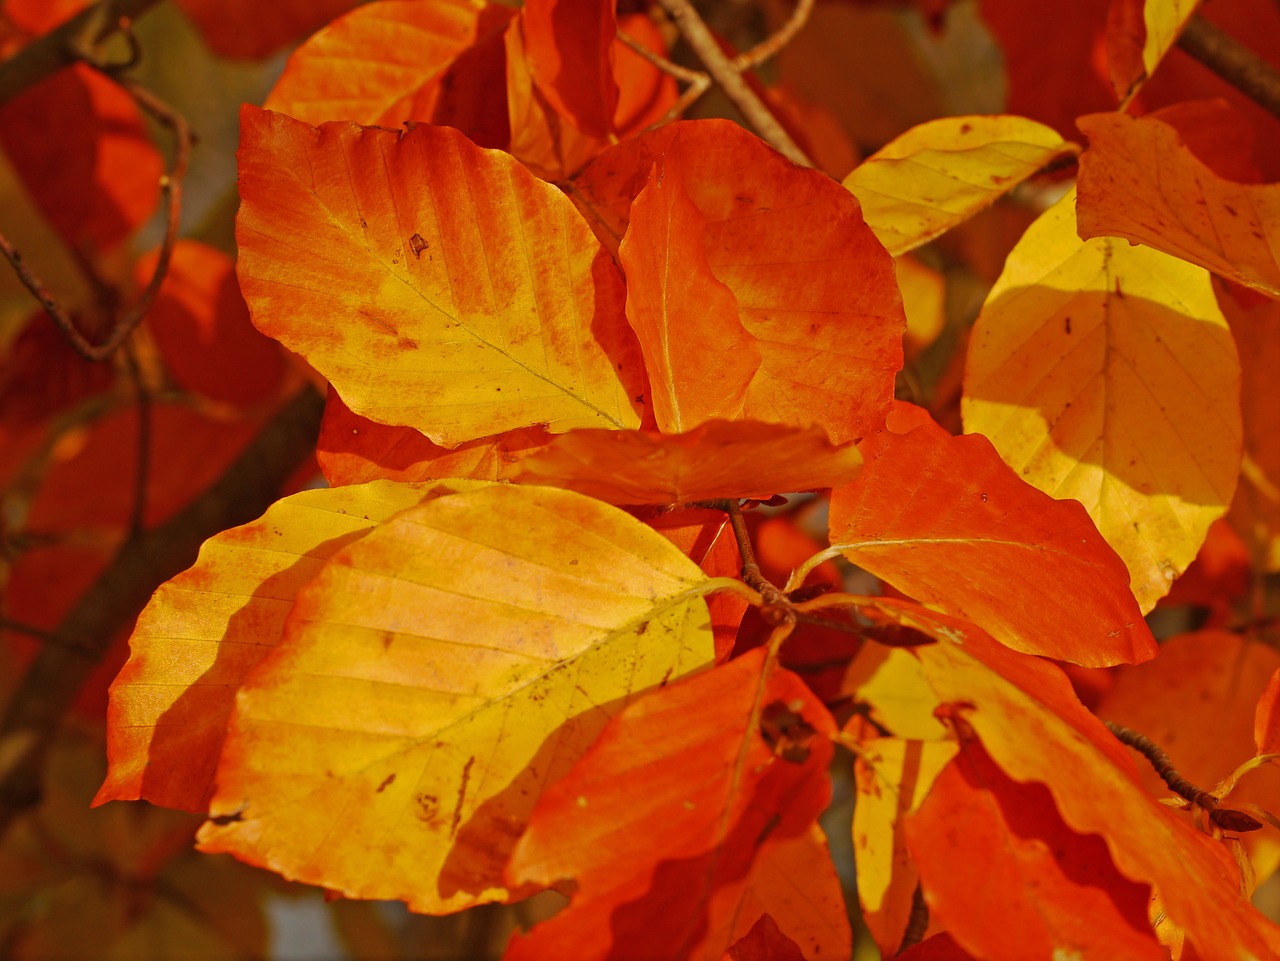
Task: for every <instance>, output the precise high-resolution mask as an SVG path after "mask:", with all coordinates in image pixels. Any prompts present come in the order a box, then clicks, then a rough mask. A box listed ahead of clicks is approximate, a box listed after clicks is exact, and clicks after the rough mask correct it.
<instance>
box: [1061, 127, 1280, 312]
mask: <svg viewBox="0 0 1280 961" xmlns="http://www.w3.org/2000/svg"><path fill="white" fill-rule="evenodd" d="M1077 123H1078V125H1079V127H1080V130H1081V131H1082V132H1083V133H1084V135H1085V136H1086V137H1088V138H1089V149H1088V150H1086V151H1085V152H1084V153H1083V154H1082V155H1081V157H1080V180H1079V192H1080V201H1079V209H1078V216H1079V220H1080V228H1079V229H1080V236H1081V237H1084V238H1085V239H1089V238H1094V237H1123V238H1124V239H1126V240H1129V241H1131V242H1132V243H1135V244H1145V245H1146V246H1148V247H1152V248H1154V249H1156V250H1162V251H1164V252H1165V253H1167V254H1171V255H1173V256H1174V257H1180V258H1181V259H1183V260H1187V261H1190V262H1191V263H1193V264H1199V265H1200V266H1201V267H1205V268H1207V269H1208V270H1211V271H1213V272H1214V273H1215V274H1219V275H1220V276H1223V277H1226V278H1227V279H1228V280H1234V281H1236V282H1237V283H1241V284H1244V285H1245V286H1247V287H1253V288H1255V289H1257V290H1260V291H1262V292H1263V293H1265V294H1269V295H1270V296H1272V297H1280V263H1277V260H1276V255H1275V250H1276V248H1277V245H1280V184H1265V185H1249V184H1239V183H1234V182H1232V181H1230V180H1225V179H1223V178H1222V177H1219V176H1218V175H1217V174H1215V173H1214V172H1213V171H1212V170H1210V169H1209V167H1208V166H1206V165H1205V164H1204V163H1203V162H1202V161H1201V160H1199V159H1198V158H1197V157H1196V156H1195V155H1194V154H1193V153H1192V152H1191V151H1190V150H1188V149H1187V147H1186V144H1185V143H1184V142H1183V139H1182V137H1181V135H1180V134H1179V133H1178V131H1177V130H1176V129H1174V127H1172V126H1171V125H1169V124H1167V123H1164V122H1163V121H1161V120H1160V119H1158V118H1156V117H1144V118H1134V117H1130V116H1128V115H1126V114H1121V113H1106V114H1091V115H1089V116H1087V117H1081V118H1080V119H1079V120H1078V121H1077Z"/></svg>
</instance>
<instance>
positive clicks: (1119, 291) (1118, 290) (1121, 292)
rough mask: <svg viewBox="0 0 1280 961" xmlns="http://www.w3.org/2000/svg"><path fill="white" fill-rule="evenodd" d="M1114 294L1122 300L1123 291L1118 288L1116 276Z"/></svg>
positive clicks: (1118, 283) (1118, 282) (1118, 280)
mask: <svg viewBox="0 0 1280 961" xmlns="http://www.w3.org/2000/svg"><path fill="white" fill-rule="evenodd" d="M1116 296H1117V297H1119V298H1120V299H1121V300H1124V291H1123V290H1121V289H1120V278H1119V277H1117V278H1116Z"/></svg>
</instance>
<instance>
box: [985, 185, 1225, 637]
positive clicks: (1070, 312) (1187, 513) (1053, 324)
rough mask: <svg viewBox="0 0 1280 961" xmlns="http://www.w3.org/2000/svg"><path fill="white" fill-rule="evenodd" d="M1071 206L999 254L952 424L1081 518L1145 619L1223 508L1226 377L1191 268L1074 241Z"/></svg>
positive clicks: (1221, 325)
mask: <svg viewBox="0 0 1280 961" xmlns="http://www.w3.org/2000/svg"><path fill="white" fill-rule="evenodd" d="M1073 201H1074V196H1073V195H1068V196H1067V197H1065V198H1063V200H1061V201H1060V202H1059V203H1058V204H1056V205H1055V206H1054V207H1052V208H1051V209H1050V210H1048V211H1047V212H1046V213H1045V214H1044V215H1042V216H1041V217H1040V218H1039V219H1038V220H1037V221H1036V222H1035V223H1034V224H1032V226H1031V227H1030V228H1029V229H1028V230H1027V232H1026V234H1024V235H1023V237H1022V239H1021V240H1020V241H1019V242H1018V244H1017V246H1016V247H1015V248H1014V250H1013V252H1012V253H1011V254H1010V255H1009V259H1008V262H1007V264H1006V266H1005V271H1004V273H1003V274H1002V275H1001V276H1000V279H999V280H998V281H997V282H996V285H995V286H994V287H993V288H992V289H991V293H990V294H989V295H988V297H987V302H986V304H985V305H984V307H983V310H982V314H981V316H980V317H979V318H978V322H977V324H976V325H975V327H974V329H973V335H972V338H971V340H970V344H969V356H968V364H967V367H966V370H965V387H964V398H963V400H962V402H961V412H962V414H963V416H964V425H965V430H968V431H975V432H981V433H983V434H985V435H986V436H987V437H989V438H990V439H991V441H992V443H993V444H995V446H996V449H997V450H999V452H1000V456H1001V457H1002V458H1004V460H1005V462H1006V463H1008V464H1009V465H1010V466H1011V467H1013V468H1014V470H1016V471H1018V472H1019V473H1020V474H1021V475H1022V476H1023V477H1024V478H1025V479H1026V480H1027V481H1029V482H1030V483H1032V484H1034V485H1035V486H1036V487H1038V488H1040V489H1041V490H1043V491H1045V492H1046V493H1048V494H1051V495H1052V496H1054V497H1056V498H1059V499H1066V498H1074V499H1075V500H1078V501H1079V502H1080V503H1081V504H1083V505H1084V506H1085V509H1086V510H1088V512H1089V516H1090V517H1091V518H1093V522H1094V523H1095V524H1096V525H1097V527H1098V530H1099V531H1101V532H1102V535H1103V536H1104V537H1105V538H1106V539H1107V542H1108V543H1109V544H1110V545H1111V546H1112V547H1113V548H1114V549H1115V551H1116V553H1118V554H1119V555H1120V556H1121V558H1123V560H1124V562H1125V564H1126V565H1127V566H1128V568H1129V575H1130V586H1131V587H1132V590H1133V593H1134V596H1135V597H1136V598H1137V599H1138V603H1139V605H1140V606H1141V607H1142V610H1143V611H1144V612H1145V611H1149V610H1150V609H1151V608H1152V607H1153V606H1154V605H1155V602H1156V601H1157V600H1158V599H1159V598H1161V597H1163V596H1164V595H1165V594H1166V593H1168V590H1169V587H1170V585H1171V584H1172V583H1173V579H1174V578H1175V577H1177V576H1178V575H1179V574H1180V573H1182V571H1184V570H1185V569H1186V567H1187V565H1188V564H1190V563H1191V561H1192V560H1193V559H1194V557H1195V555H1196V552H1197V551H1198V550H1199V548H1200V544H1201V543H1202V542H1203V540H1204V537H1205V533H1206V531H1207V530H1208V528H1209V525H1210V524H1211V523H1212V522H1213V521H1214V520H1215V519H1217V518H1218V517H1220V516H1221V515H1222V514H1223V513H1224V511H1225V510H1226V506H1227V505H1228V504H1229V503H1230V502H1231V495H1232V492H1233V491H1234V490H1235V484H1236V476H1237V473H1238V471H1239V468H1240V449H1241V442H1242V441H1241V437H1242V428H1241V422H1240V363H1239V360H1238V358H1237V356H1236V350H1235V345H1234V343H1233V341H1232V339H1231V334H1230V331H1229V330H1228V329H1227V326H1226V322H1225V321H1224V320H1223V318H1222V313H1221V311H1220V310H1219V309H1218V306H1217V303H1216V302H1215V300H1214V296H1213V291H1212V289H1211V285H1210V283H1209V276H1208V274H1207V273H1206V272H1205V271H1204V270H1202V269H1200V268H1198V267H1194V266H1192V265H1190V264H1186V263H1183V262H1182V261H1179V260H1177V259H1175V258H1173V257H1169V256H1167V255H1165V254H1161V253H1159V252H1158V251H1154V250H1150V249H1148V248H1144V247H1133V246H1130V245H1129V244H1127V243H1124V242H1119V241H1115V240H1107V239H1098V240H1090V241H1087V242H1085V241H1081V240H1080V239H1079V238H1078V237H1077V236H1076V233H1075V217H1074V215H1073V212H1072V204H1073Z"/></svg>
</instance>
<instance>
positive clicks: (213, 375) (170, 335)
mask: <svg viewBox="0 0 1280 961" xmlns="http://www.w3.org/2000/svg"><path fill="white" fill-rule="evenodd" d="M157 257H158V252H152V253H150V254H148V255H146V256H144V257H142V258H141V259H139V261H138V264H137V267H136V269H135V272H134V273H135V277H136V278H137V281H138V286H139V288H141V287H142V286H143V285H145V284H146V283H147V281H148V280H149V279H150V278H151V275H152V273H153V272H154V271H155V264H156V259H157ZM147 328H148V329H149V330H150V331H151V336H152V337H153V338H155V341H156V345H157V346H158V347H159V348H160V352H161V353H162V354H163V355H164V360H165V366H166V367H168V369H169V373H170V374H172V375H173V378H174V380H176V381H177V382H178V384H179V385H181V386H182V387H183V388H185V389H186V390H190V391H194V392H195V393H198V394H203V395H204V396H206V397H212V398H214V399H216V400H223V401H227V402H228V403H231V404H238V405H249V404H255V403H257V404H261V403H263V402H265V401H269V400H270V399H271V398H273V397H274V396H276V392H277V389H278V388H279V386H280V378H281V377H282V376H283V374H284V370H285V358H284V353H283V352H282V351H281V350H280V345H279V344H277V343H276V342H275V341H272V340H269V339H268V338H266V337H264V336H262V334H260V333H259V332H258V331H257V330H255V329H254V327H253V325H252V324H251V323H250V322H249V311H248V309H247V308H246V307H245V304H244V298H243V297H241V296H240V288H239V287H238V286H237V285H236V278H235V273H234V264H233V263H232V260H231V258H230V257H228V256H227V255H226V254H224V253H222V251H220V250H215V249H214V248H212V247H207V246H205V245H204V244H200V243H196V242H195V241H193V240H179V241H178V242H177V244H176V245H175V246H174V249H173V257H172V259H171V260H170V261H169V271H168V273H166V274H165V278H164V284H163V285H162V286H161V288H160V292H159V294H158V295H157V296H156V299H155V302H154V303H153V304H152V307H151V311H150V313H148V315H147Z"/></svg>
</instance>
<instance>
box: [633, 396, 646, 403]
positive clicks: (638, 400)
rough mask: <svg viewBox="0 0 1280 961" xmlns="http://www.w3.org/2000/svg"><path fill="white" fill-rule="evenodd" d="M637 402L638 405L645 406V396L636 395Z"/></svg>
mask: <svg viewBox="0 0 1280 961" xmlns="http://www.w3.org/2000/svg"><path fill="white" fill-rule="evenodd" d="M635 401H636V403H637V404H643V403H644V394H636V396H635Z"/></svg>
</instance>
